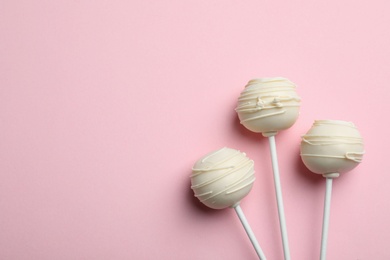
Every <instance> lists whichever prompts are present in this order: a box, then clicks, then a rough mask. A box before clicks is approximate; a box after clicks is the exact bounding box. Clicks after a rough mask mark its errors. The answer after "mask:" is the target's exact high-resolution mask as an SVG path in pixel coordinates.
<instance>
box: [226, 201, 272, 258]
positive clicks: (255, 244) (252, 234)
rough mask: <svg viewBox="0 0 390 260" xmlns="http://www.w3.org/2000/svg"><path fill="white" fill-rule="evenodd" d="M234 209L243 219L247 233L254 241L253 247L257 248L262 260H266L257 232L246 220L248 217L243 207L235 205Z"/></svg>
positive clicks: (242, 222) (241, 219)
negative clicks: (255, 232)
mask: <svg viewBox="0 0 390 260" xmlns="http://www.w3.org/2000/svg"><path fill="white" fill-rule="evenodd" d="M233 208H234V210H235V211H236V213H237V216H238V218H239V219H240V221H241V224H242V225H243V226H244V229H245V232H246V233H247V235H248V237H249V239H250V241H251V242H252V245H253V247H254V248H255V250H256V253H257V255H258V256H259V259H260V260H266V258H265V255H264V253H263V250H261V247H260V245H259V242H257V239H256V237H255V234H254V233H253V231H252V229H251V227H250V226H249V223H248V221H247V220H246V217H245V215H244V212H242V209H241V207H240V205H239V204H237V205H236V206H234V207H233Z"/></svg>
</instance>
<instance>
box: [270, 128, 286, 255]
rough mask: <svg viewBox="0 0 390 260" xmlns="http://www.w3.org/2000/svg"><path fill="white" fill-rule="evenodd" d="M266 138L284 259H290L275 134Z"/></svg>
mask: <svg viewBox="0 0 390 260" xmlns="http://www.w3.org/2000/svg"><path fill="white" fill-rule="evenodd" d="M268 140H269V146H270V150H271V160H272V169H273V172H274V184H275V192H276V201H277V204H278V213H279V224H280V232H281V234H282V242H283V252H284V259H285V260H290V248H289V245H288V237H287V227H286V219H285V216H284V206H283V197H282V187H281V185H280V176H279V165H278V156H277V153H276V143H275V136H274V135H272V136H269V137H268Z"/></svg>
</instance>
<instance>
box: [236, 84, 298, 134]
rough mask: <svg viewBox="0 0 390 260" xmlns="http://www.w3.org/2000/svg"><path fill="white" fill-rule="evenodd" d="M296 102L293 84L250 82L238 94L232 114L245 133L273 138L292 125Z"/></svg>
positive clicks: (296, 106)
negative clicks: (235, 115) (246, 131)
mask: <svg viewBox="0 0 390 260" xmlns="http://www.w3.org/2000/svg"><path fill="white" fill-rule="evenodd" d="M300 100H301V99H300V98H299V97H298V95H297V93H296V92H295V84H294V83H292V82H291V81H289V80H288V79H285V78H282V77H276V78H260V79H252V80H250V81H249V82H248V84H247V85H246V86H245V89H244V90H243V91H242V92H241V95H240V97H239V99H238V105H237V108H236V111H237V114H238V117H239V119H240V123H241V124H243V125H244V126H245V127H246V128H247V129H249V130H251V131H252V132H256V133H263V135H265V136H268V135H275V134H276V133H277V132H278V131H280V130H284V129H287V128H289V127H291V126H292V125H293V124H294V123H295V121H296V120H297V118H298V115H299V107H300Z"/></svg>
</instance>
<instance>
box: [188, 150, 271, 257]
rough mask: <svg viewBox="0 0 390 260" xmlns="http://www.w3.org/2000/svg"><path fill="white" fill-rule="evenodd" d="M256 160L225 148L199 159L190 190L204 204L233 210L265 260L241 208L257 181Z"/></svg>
mask: <svg viewBox="0 0 390 260" xmlns="http://www.w3.org/2000/svg"><path fill="white" fill-rule="evenodd" d="M254 173H255V171H254V167H253V161H252V160H251V159H249V158H248V157H246V154H245V153H242V152H240V151H238V150H235V149H231V148H226V147H224V148H222V149H219V150H217V151H214V152H211V153H208V154H206V155H205V156H203V157H202V158H200V159H199V160H198V161H197V162H196V163H195V165H194V167H193V168H192V175H191V188H192V190H193V191H194V193H195V197H197V198H198V199H199V200H200V201H201V202H202V203H203V204H205V205H206V206H208V207H210V208H213V209H223V208H227V207H231V208H233V209H234V210H235V211H236V213H237V216H238V217H239V219H240V221H241V223H242V225H243V227H244V229H245V231H246V233H247V235H248V237H249V239H250V241H251V243H252V245H253V247H254V249H255V250H256V253H257V255H258V256H259V259H261V260H266V258H265V256H264V253H263V251H262V249H261V247H260V245H259V243H258V242H257V239H256V237H255V235H254V233H253V231H252V229H251V227H250V226H249V223H248V221H247V220H246V217H245V215H244V213H243V211H242V209H241V207H240V201H241V200H242V199H243V198H244V197H245V196H246V195H247V194H248V193H249V192H250V190H251V189H252V186H253V182H254V181H255V175H254Z"/></svg>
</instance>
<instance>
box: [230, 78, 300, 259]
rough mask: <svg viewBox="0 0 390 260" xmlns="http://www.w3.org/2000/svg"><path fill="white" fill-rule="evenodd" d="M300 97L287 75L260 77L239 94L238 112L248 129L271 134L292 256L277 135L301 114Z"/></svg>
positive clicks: (278, 195) (284, 235)
mask: <svg viewBox="0 0 390 260" xmlns="http://www.w3.org/2000/svg"><path fill="white" fill-rule="evenodd" d="M300 100H301V99H300V98H299V96H298V95H297V93H296V92H295V84H294V83H292V82H291V81H289V80H288V79H286V78H282V77H276V78H260V79H253V80H250V81H249V82H248V84H247V85H246V86H245V89H244V90H243V91H242V92H241V95H240V97H239V98H238V104H237V108H236V112H237V114H238V117H239V119H240V123H241V124H242V125H244V126H245V127H246V128H247V129H248V130H250V131H252V132H255V133H262V134H263V136H265V137H268V140H269V145H270V151H271V159H272V169H273V173H274V184H275V193H276V200H277V205H278V214H279V223H280V231H281V235H282V242H283V252H284V259H286V260H289V259H290V249H289V245H288V236H287V227H286V220H285V215H284V207H283V197H282V189H281V184H280V177H279V165H278V159H277V152H276V142H275V135H276V134H277V133H278V131H280V130H285V129H287V128H289V127H291V126H292V125H293V124H294V123H295V121H296V120H297V118H298V115H299V108H300Z"/></svg>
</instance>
